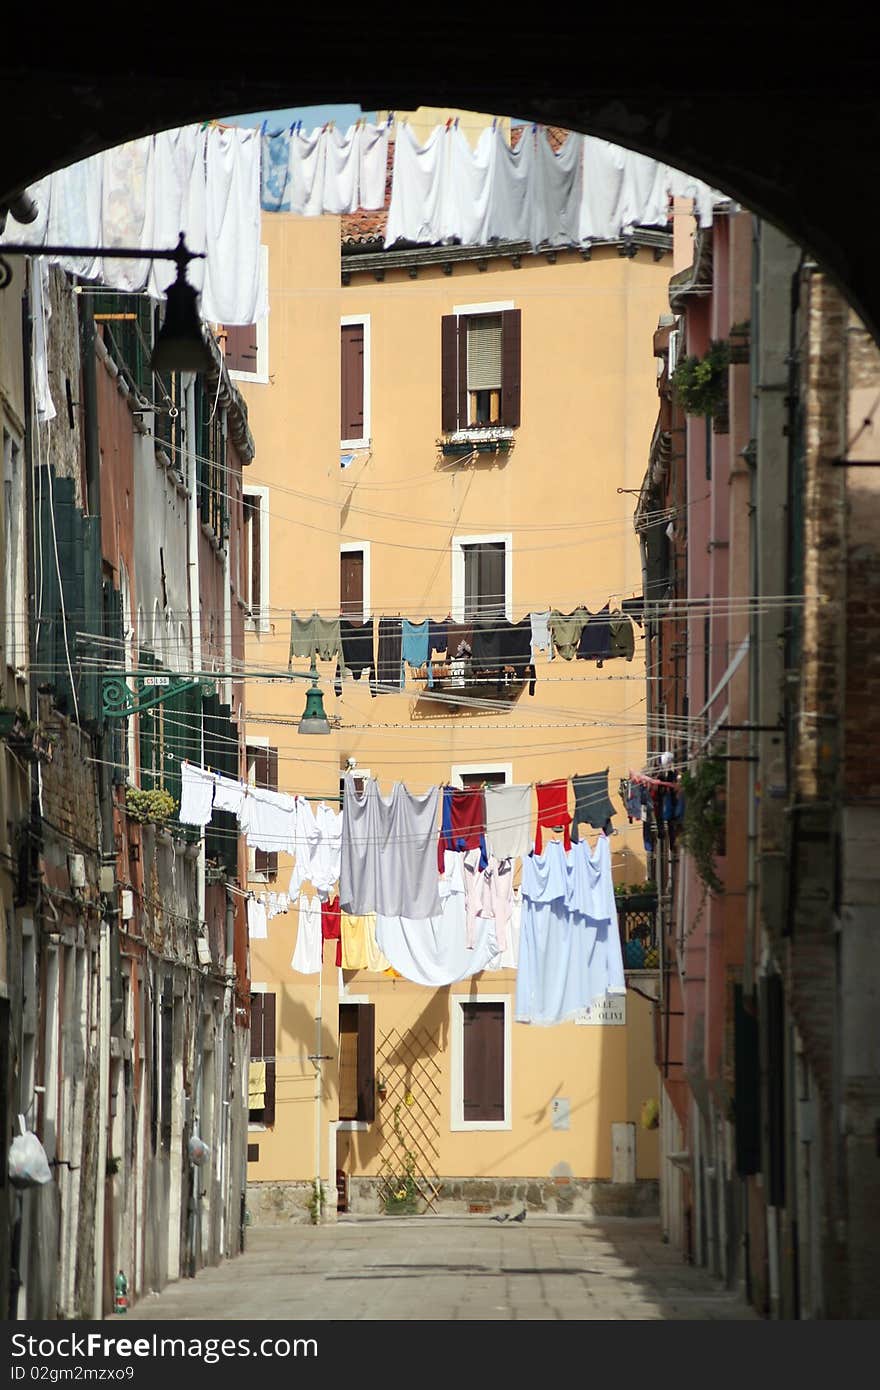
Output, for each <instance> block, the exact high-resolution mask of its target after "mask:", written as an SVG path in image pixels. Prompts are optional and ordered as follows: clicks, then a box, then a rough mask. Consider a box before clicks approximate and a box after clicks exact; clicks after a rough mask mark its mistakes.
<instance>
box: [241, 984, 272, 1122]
mask: <svg viewBox="0 0 880 1390" xmlns="http://www.w3.org/2000/svg"><path fill="white" fill-rule="evenodd" d="M254 1062H259V1063H261V1065H260V1066H258V1067H255V1066H254V1065H253V1063H254ZM252 1101H253V1102H254V1104H251V1102H252ZM274 1123H275V995H274V994H266V993H258V992H257V991H256V990H255V989H254V987H253V986H251V1066H250V1068H249V1074H248V1124H252V1125H266V1126H269V1125H274Z"/></svg>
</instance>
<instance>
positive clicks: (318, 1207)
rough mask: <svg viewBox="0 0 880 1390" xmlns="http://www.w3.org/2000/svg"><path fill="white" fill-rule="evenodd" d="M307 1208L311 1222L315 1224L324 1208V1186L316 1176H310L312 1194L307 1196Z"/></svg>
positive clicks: (318, 1221) (317, 1222)
mask: <svg viewBox="0 0 880 1390" xmlns="http://www.w3.org/2000/svg"><path fill="white" fill-rule="evenodd" d="M308 1208H309V1218H310V1220H311V1223H312V1225H313V1226H317V1225H318V1224H319V1223H320V1220H321V1213H322V1212H323V1210H324V1188H323V1184H322V1183H320V1182H319V1181H318V1179H317V1178H312V1195H311V1196H310V1197H309V1201H308Z"/></svg>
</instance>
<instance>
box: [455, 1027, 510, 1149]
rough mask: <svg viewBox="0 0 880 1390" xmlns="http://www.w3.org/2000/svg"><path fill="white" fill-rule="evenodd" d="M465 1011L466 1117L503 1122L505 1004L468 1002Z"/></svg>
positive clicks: (463, 1059)
mask: <svg viewBox="0 0 880 1390" xmlns="http://www.w3.org/2000/svg"><path fill="white" fill-rule="evenodd" d="M459 1007H460V1008H461V1011H462V1034H463V1055H462V1119H463V1120H465V1121H468V1120H469V1121H472V1122H473V1121H479V1120H484V1121H492V1122H496V1123H497V1122H503V1121H504V1118H505V1115H504V1005H503V1004H502V1003H485V1004H484V1003H467V1004H461V1005H460V1006H459Z"/></svg>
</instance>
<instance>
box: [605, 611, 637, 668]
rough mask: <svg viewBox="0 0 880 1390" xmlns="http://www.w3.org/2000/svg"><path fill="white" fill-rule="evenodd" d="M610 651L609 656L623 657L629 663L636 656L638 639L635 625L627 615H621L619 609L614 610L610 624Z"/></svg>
mask: <svg viewBox="0 0 880 1390" xmlns="http://www.w3.org/2000/svg"><path fill="white" fill-rule="evenodd" d="M608 649H609V650H608V655H609V656H622V657H625V658H626V660H627V661H632V659H633V656H634V655H635V650H636V638H635V633H634V632H633V625H632V623H631V622H630V620H629V618H628V617H627V615H626V614H625V613H621V612H620V610H619V609H618V608H615V609H612V612H611V617H610V619H609V622H608Z"/></svg>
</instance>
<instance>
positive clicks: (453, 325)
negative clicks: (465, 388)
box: [440, 314, 467, 434]
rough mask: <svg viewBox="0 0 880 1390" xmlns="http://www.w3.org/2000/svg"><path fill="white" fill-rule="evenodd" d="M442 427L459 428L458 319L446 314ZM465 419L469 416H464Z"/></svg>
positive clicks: (448, 430) (446, 430) (448, 431)
mask: <svg viewBox="0 0 880 1390" xmlns="http://www.w3.org/2000/svg"><path fill="white" fill-rule="evenodd" d="M440 417H441V418H440V428H441V429H442V430H443V431H444V433H445V434H451V433H452V431H453V430H457V429H458V421H459V414H458V319H457V318H456V316H455V314H444V315H443V318H442V319H441V320H440ZM464 418H465V420H466V419H467V416H465V417H464Z"/></svg>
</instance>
